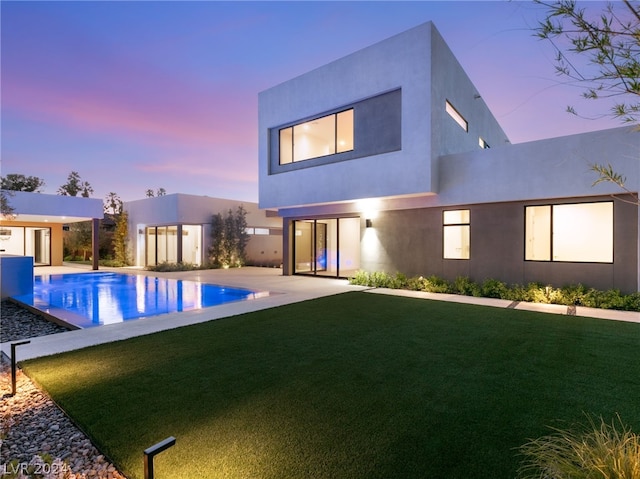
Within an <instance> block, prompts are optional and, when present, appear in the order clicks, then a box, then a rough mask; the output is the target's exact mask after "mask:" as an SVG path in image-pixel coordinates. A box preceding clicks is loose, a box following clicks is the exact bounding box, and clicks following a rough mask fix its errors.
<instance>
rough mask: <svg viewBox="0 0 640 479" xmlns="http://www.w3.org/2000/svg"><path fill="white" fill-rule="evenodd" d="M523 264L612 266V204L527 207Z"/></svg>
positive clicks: (607, 202) (608, 202)
mask: <svg viewBox="0 0 640 479" xmlns="http://www.w3.org/2000/svg"><path fill="white" fill-rule="evenodd" d="M525 260H529V261H568V262H585V263H612V262H613V202H611V201H606V202H601V203H578V204H568V205H544V206H528V207H526V208H525Z"/></svg>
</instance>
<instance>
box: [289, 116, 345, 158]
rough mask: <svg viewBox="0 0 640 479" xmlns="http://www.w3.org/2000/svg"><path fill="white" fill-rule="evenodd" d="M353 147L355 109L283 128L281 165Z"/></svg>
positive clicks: (341, 151) (340, 151)
mask: <svg viewBox="0 0 640 479" xmlns="http://www.w3.org/2000/svg"><path fill="white" fill-rule="evenodd" d="M351 150H353V109H350V110H345V111H342V112H339V113H334V114H331V115H327V116H323V117H321V118H316V119H314V120H310V121H306V122H304V123H299V124H297V125H293V126H290V127H287V128H282V129H281V130H280V164H281V165H286V164H288V163H292V162H296V161H303V160H309V159H311V158H319V157H321V156H328V155H335V154H337V153H344V152H345V151H351Z"/></svg>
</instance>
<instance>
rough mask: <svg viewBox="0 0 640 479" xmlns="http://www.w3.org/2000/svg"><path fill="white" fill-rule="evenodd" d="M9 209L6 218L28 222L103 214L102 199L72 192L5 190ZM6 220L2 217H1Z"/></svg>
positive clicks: (72, 220) (67, 220)
mask: <svg viewBox="0 0 640 479" xmlns="http://www.w3.org/2000/svg"><path fill="white" fill-rule="evenodd" d="M5 193H6V196H7V201H8V203H9V206H10V207H11V208H12V209H13V213H12V214H11V215H9V216H8V217H5V218H3V223H5V224H6V222H7V221H19V222H30V223H77V222H80V221H89V220H92V219H101V218H102V217H103V206H102V200H100V199H97V198H82V197H76V196H61V195H47V194H43V193H29V192H24V191H11V192H5ZM5 220H6V221H5Z"/></svg>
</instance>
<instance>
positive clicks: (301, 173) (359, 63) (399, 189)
mask: <svg viewBox="0 0 640 479" xmlns="http://www.w3.org/2000/svg"><path fill="white" fill-rule="evenodd" d="M397 88H401V90H402V104H401V105H402V149H401V150H400V151H394V152H391V153H384V154H378V155H373V156H368V157H364V158H358V159H352V160H347V161H342V162H337V163H331V164H326V165H322V166H314V167H310V168H302V169H298V170H295V171H287V172H283V173H278V174H271V175H270V174H269V157H268V155H269V136H268V131H269V129H270V128H276V127H279V126H280V125H283V124H286V123H289V122H293V121H296V120H298V119H304V118H308V117H311V116H313V115H318V114H321V113H323V112H325V111H329V110H332V109H335V108H339V107H341V106H343V105H348V104H352V103H354V102H356V101H359V100H362V99H365V98H370V97H372V96H375V95H379V94H381V93H384V92H387V91H390V90H394V89H397ZM445 99H449V100H450V101H452V102H453V103H454V104H455V106H456V107H457V108H458V109H459V110H461V112H462V113H464V115H465V116H466V118H467V120H468V121H469V124H470V128H469V132H465V131H464V130H462V129H461V128H460V127H459V126H458V125H457V124H456V123H455V122H454V121H453V120H452V119H451V118H450V117H449V116H448V115H447V114H446V113H445V109H444V107H445ZM356 121H357V119H356ZM480 131H482V132H483V133H482V136H483V138H485V140H487V141H488V142H490V143H493V144H494V145H496V146H497V145H498V144H502V143H505V142H506V135H505V134H504V132H503V131H502V129H501V128H500V126H499V125H498V123H497V121H496V120H495V118H494V117H493V116H492V114H491V112H490V111H489V109H488V108H487V106H486V104H485V103H484V101H482V99H481V98H478V92H477V90H476V88H475V87H474V86H473V84H472V82H471V80H470V79H469V78H468V77H467V75H466V74H465V72H464V70H463V69H462V67H461V66H460V64H459V63H458V61H457V60H456V58H455V57H454V56H453V54H452V53H451V51H450V49H449V48H448V46H447V45H446V43H445V42H444V40H443V39H442V37H441V36H440V34H439V33H438V31H437V30H436V28H435V27H434V26H433V24H432V23H431V22H427V23H424V24H422V25H419V26H417V27H415V28H413V29H411V30H408V31H406V32H403V33H400V34H398V35H396V36H394V37H391V38H389V39H386V40H384V41H381V42H379V43H377V44H374V45H372V46H370V47H367V48H365V49H363V50H360V51H358V52H355V53H353V54H351V55H348V56H346V57H343V58H341V59H339V60H336V61H334V62H332V63H330V64H328V65H325V66H322V67H319V68H317V69H315V70H313V71H311V72H308V73H306V74H304V75H301V76H299V77H296V78H294V79H292V80H289V81H287V82H284V83H282V84H280V85H277V86H275V87H273V88H271V89H269V90H266V91H264V92H261V93H260V95H259V179H260V192H259V193H260V195H259V197H260V200H259V203H260V206H261V207H263V208H283V207H291V206H300V205H308V204H318V203H329V202H339V201H348V200H355V199H358V198H369V197H390V196H398V195H416V194H424V193H429V192H437V190H438V182H437V180H438V171H437V167H438V163H437V162H436V161H435V158H437V156H438V155H440V154H442V153H450V152H459V151H466V150H469V149H474V150H476V149H479V146H478V136H479V134H480V133H479V132H480ZM356 148H357V145H356ZM302 163H303V162H301V163H300V164H302Z"/></svg>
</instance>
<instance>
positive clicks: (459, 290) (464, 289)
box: [451, 276, 482, 296]
mask: <svg viewBox="0 0 640 479" xmlns="http://www.w3.org/2000/svg"><path fill="white" fill-rule="evenodd" d="M451 292H452V293H455V294H461V295H463V296H482V290H481V288H480V286H478V284H477V283H476V282H474V281H472V280H471V279H469V278H468V277H467V276H458V277H457V278H456V279H455V280H454V281H453V284H452V285H451Z"/></svg>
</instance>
